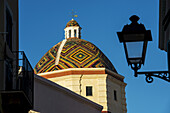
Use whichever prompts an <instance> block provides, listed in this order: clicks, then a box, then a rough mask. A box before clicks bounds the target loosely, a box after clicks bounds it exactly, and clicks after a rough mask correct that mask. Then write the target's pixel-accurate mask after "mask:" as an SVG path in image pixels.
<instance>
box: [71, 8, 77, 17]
mask: <svg viewBox="0 0 170 113" xmlns="http://www.w3.org/2000/svg"><path fill="white" fill-rule="evenodd" d="M71 17H72V18H74V17H78V15H76V12H75V11H74V10H73V9H72V12H71Z"/></svg>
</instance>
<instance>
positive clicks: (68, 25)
mask: <svg viewBox="0 0 170 113" xmlns="http://www.w3.org/2000/svg"><path fill="white" fill-rule="evenodd" d="M71 26H79V24H78V23H77V21H75V20H74V19H72V20H70V21H69V22H68V23H67V24H66V27H71ZM79 27H80V26H79Z"/></svg>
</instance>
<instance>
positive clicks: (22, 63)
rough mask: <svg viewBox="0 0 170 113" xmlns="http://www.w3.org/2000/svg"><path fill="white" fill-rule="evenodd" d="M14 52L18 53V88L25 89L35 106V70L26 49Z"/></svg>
mask: <svg viewBox="0 0 170 113" xmlns="http://www.w3.org/2000/svg"><path fill="white" fill-rule="evenodd" d="M14 54H17V55H18V59H17V63H18V67H17V68H18V74H17V75H18V76H17V90H19V91H23V92H24V93H25V95H26V97H27V98H28V100H29V102H30V103H31V105H32V106H33V95H34V92H33V91H34V88H33V86H34V70H33V68H32V66H31V64H30V63H29V61H28V59H27V57H26V55H25V53H24V51H16V52H14Z"/></svg>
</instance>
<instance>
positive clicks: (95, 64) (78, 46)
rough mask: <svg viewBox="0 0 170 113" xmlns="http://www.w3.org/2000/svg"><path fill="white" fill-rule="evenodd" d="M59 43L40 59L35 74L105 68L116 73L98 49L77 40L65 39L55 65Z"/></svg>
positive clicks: (86, 42) (84, 41) (81, 40)
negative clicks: (71, 69)
mask: <svg viewBox="0 0 170 113" xmlns="http://www.w3.org/2000/svg"><path fill="white" fill-rule="evenodd" d="M61 43H62V42H59V43H58V44H56V45H55V46H53V47H52V48H51V49H50V50H49V51H48V52H47V53H46V54H45V55H44V56H43V57H42V58H41V59H40V61H39V62H38V63H37V64H36V66H35V68H34V72H35V73H36V74H37V73H44V72H51V71H55V70H62V69H68V68H107V69H109V70H112V71H114V72H116V70H115V68H114V66H113V65H112V63H111V62H110V61H109V59H108V58H107V57H106V56H105V55H104V54H103V53H102V51H101V50H100V49H98V48H97V47H96V46H95V45H94V44H92V43H90V42H88V41H86V40H83V39H77V38H71V39H67V41H66V42H65V44H64V46H63V48H62V50H61V53H60V56H59V62H58V64H57V65H56V63H55V62H56V57H57V55H58V54H57V52H58V51H59V48H60V45H61ZM116 73H117V72H116Z"/></svg>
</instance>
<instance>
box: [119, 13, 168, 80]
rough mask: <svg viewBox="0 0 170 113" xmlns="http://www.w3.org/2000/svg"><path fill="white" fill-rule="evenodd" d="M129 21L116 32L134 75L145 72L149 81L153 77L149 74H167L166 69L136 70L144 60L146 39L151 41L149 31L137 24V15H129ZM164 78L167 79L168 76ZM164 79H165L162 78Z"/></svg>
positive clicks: (157, 75)
mask: <svg viewBox="0 0 170 113" xmlns="http://www.w3.org/2000/svg"><path fill="white" fill-rule="evenodd" d="M129 19H130V21H131V22H132V23H131V24H129V25H125V26H124V28H123V30H122V32H117V35H118V38H119V41H120V42H121V43H122V42H123V45H124V50H125V54H126V59H127V62H128V65H130V66H131V68H132V69H133V70H134V72H135V73H134V76H135V77H137V76H138V74H145V75H146V81H147V82H148V83H151V82H152V81H153V78H152V77H151V76H155V77H159V78H161V77H160V76H161V75H160V74H162V73H163V74H164V75H163V76H165V75H166V76H167V73H168V72H167V71H165V73H164V72H162V71H159V72H158V71H157V72H138V70H139V69H140V68H141V65H142V64H143V65H144V62H145V55H146V49H147V43H148V41H152V36H151V31H150V30H146V29H145V26H144V25H143V24H139V23H138V20H139V17H138V16H136V15H133V16H131V17H130V18H129ZM163 78H166V80H167V81H169V76H168V77H163ZM164 80H165V79H164Z"/></svg>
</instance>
